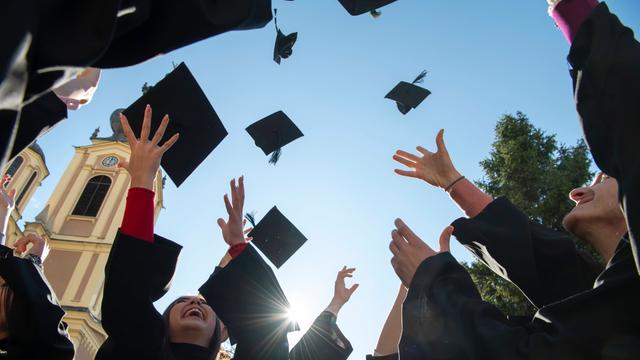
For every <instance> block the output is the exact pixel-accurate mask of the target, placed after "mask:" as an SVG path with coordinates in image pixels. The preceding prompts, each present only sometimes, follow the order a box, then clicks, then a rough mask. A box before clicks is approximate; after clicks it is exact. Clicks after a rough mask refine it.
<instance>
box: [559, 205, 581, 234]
mask: <svg viewBox="0 0 640 360" xmlns="http://www.w3.org/2000/svg"><path fill="white" fill-rule="evenodd" d="M576 210H577V211H576ZM583 221H584V219H583V216H581V214H580V211H579V210H578V209H575V208H574V209H573V210H571V212H569V213H568V214H567V215H565V217H564V219H562V226H563V227H564V228H565V229H566V230H567V231H568V232H570V233H572V234H573V235H576V236H578V237H580V224H581V223H582V222H583Z"/></svg>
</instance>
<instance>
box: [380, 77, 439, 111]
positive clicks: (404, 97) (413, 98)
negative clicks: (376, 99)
mask: <svg viewBox="0 0 640 360" xmlns="http://www.w3.org/2000/svg"><path fill="white" fill-rule="evenodd" d="M426 75H427V71H426V70H424V71H422V72H421V73H420V75H418V76H417V77H416V78H415V79H414V80H413V81H412V82H411V83H408V82H406V81H401V82H400V83H399V84H398V85H396V87H394V88H393V89H392V90H391V91H389V93H388V94H387V95H386V96H385V98H387V99H391V100H394V101H395V102H396V105H397V106H398V110H400V112H401V113H402V114H403V115H404V114H406V113H408V112H409V111H410V110H411V109H415V108H417V107H418V105H420V103H422V101H424V99H426V98H427V96H429V95H431V91H429V90H427V89H425V88H422V87H420V86H417V85H416V84H420V83H422V81H423V80H424V77H425V76H426Z"/></svg>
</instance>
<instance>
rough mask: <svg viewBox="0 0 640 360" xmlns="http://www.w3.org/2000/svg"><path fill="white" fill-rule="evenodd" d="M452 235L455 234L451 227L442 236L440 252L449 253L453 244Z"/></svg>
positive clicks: (445, 229)
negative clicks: (451, 243)
mask: <svg viewBox="0 0 640 360" xmlns="http://www.w3.org/2000/svg"><path fill="white" fill-rule="evenodd" d="M451 234H453V226H451V225H449V226H447V227H446V228H444V230H443V231H442V234H440V241H439V242H440V252H448V251H449V244H450V242H451Z"/></svg>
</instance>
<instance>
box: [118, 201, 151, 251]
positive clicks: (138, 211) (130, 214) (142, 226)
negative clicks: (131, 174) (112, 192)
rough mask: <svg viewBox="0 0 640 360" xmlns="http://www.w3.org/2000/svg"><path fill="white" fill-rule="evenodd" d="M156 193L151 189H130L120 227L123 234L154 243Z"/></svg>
mask: <svg viewBox="0 0 640 360" xmlns="http://www.w3.org/2000/svg"><path fill="white" fill-rule="evenodd" d="M154 195H155V194H154V192H153V191H151V190H149V189H144V188H131V189H129V194H128V195H127V205H126V206H125V209H124V217H123V218H122V226H121V227H120V231H121V232H122V233H123V234H125V235H128V236H131V237H135V238H138V239H141V240H144V241H148V242H150V243H153V206H154V200H153V198H154Z"/></svg>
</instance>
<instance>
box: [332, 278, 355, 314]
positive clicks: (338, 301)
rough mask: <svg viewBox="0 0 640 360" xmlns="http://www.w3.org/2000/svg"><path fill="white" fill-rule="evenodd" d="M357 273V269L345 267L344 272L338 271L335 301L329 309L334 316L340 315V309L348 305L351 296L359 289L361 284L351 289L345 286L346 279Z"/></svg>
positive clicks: (352, 286)
mask: <svg viewBox="0 0 640 360" xmlns="http://www.w3.org/2000/svg"><path fill="white" fill-rule="evenodd" d="M354 271H356V268H347V267H346V266H344V267H343V268H342V270H340V271H338V276H337V277H336V282H335V285H334V292H333V299H332V300H331V303H330V304H329V307H328V308H327V309H329V310H330V311H331V312H333V313H334V314H336V315H337V314H338V312H339V311H340V309H341V308H342V307H343V306H344V304H346V303H347V302H348V301H349V299H351V295H353V293H354V292H355V291H356V290H357V289H358V287H359V286H360V285H359V284H353V285H351V287H347V286H346V285H345V281H344V280H345V279H346V278H350V277H353V272H354Z"/></svg>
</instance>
